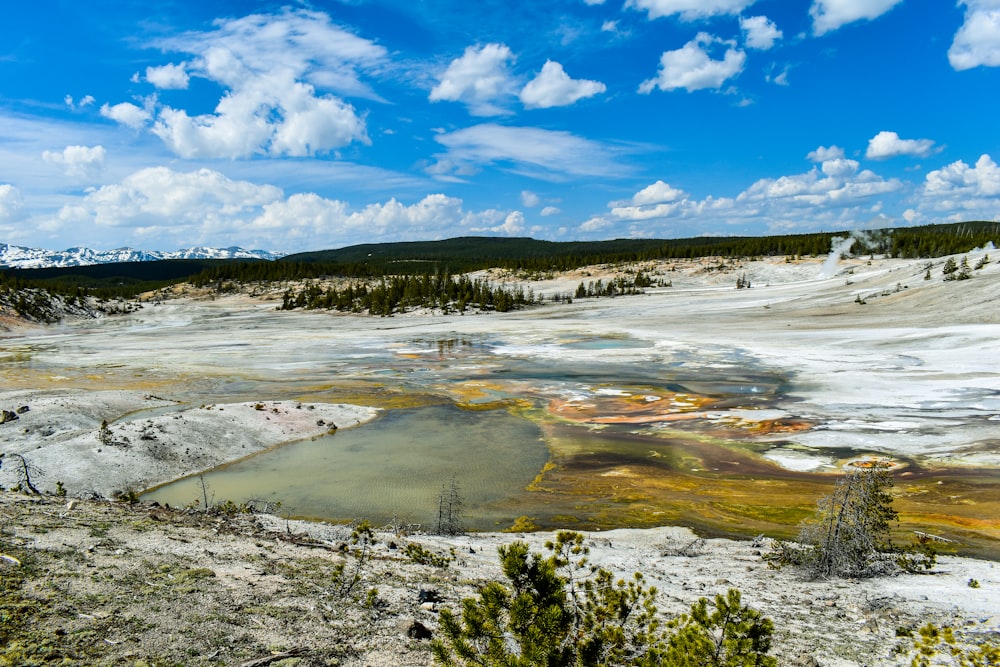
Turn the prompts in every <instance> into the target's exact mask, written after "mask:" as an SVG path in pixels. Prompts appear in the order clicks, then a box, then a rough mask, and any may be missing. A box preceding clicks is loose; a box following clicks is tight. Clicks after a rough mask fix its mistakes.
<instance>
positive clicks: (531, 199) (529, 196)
mask: <svg viewBox="0 0 1000 667" xmlns="http://www.w3.org/2000/svg"><path fill="white" fill-rule="evenodd" d="M521 203H522V204H523V205H525V206H527V207H528V208H535V207H536V206H538V205H540V204H541V203H542V198H541V197H539V196H538V195H536V194H535V193H534V192H532V191H531V190H522V191H521Z"/></svg>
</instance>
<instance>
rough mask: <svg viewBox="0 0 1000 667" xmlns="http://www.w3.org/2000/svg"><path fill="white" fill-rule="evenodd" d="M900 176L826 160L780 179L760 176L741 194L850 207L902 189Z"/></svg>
mask: <svg viewBox="0 0 1000 667" xmlns="http://www.w3.org/2000/svg"><path fill="white" fill-rule="evenodd" d="M901 187H902V183H901V182H900V181H898V180H897V179H889V180H885V179H883V178H882V177H881V176H878V175H877V174H875V173H874V172H872V171H870V170H868V169H865V170H861V171H859V165H858V163H857V161H856V160H847V159H844V158H836V159H832V160H826V161H824V162H823V163H822V164H821V165H820V168H819V169H818V170H817V169H816V168H815V167H814V168H813V169H812V170H811V171H809V172H807V173H805V174H796V175H794V176H782V177H780V178H776V179H771V178H764V179H760V180H759V181H757V182H756V183H754V184H753V185H751V186H750V187H749V188H747V189H746V190H744V191H743V192H741V193H740V195H739V196H738V197H737V201H741V202H769V203H772V204H773V203H775V202H782V203H784V204H788V205H792V206H823V207H826V206H847V205H856V204H857V203H859V202H860V201H861V200H865V199H868V198H870V197H873V196H876V195H882V194H887V193H890V192H894V191H896V190H899V189H900V188H901Z"/></svg>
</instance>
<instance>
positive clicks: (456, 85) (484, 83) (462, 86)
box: [429, 43, 516, 116]
mask: <svg viewBox="0 0 1000 667" xmlns="http://www.w3.org/2000/svg"><path fill="white" fill-rule="evenodd" d="M513 59H514V54H513V53H511V50H510V49H509V48H508V47H507V46H506V45H504V44H495V43H494V44H487V45H485V46H482V47H478V48H477V47H475V46H469V47H466V49H465V53H463V54H462V56H461V57H459V58H456V59H455V60H453V61H451V64H449V65H448V68H447V69H446V70H445V71H444V73H443V74H442V75H441V78H440V80H439V81H438V84H437V85H436V86H434V88H433V89H432V90H431V93H430V97H429V99H430V101H431V102H439V101H450V102H463V103H465V104H466V105H468V107H469V112H470V113H471V114H473V115H475V116H497V115H501V114H504V113H507V112H506V111H505V110H504V109H503V108H502V107H501V106H499V105H498V103H499V102H501V101H502V100H504V98H507V97H509V96H511V95H513V94H514V91H515V88H516V86H515V82H514V80H513V78H512V77H511V74H510V72H509V70H508V64H509V63H510V62H511V61H512V60H513Z"/></svg>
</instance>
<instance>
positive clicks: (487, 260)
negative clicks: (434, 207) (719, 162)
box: [280, 221, 1000, 273]
mask: <svg viewBox="0 0 1000 667" xmlns="http://www.w3.org/2000/svg"><path fill="white" fill-rule="evenodd" d="M849 236H854V238H855V239H856V240H855V243H854V246H853V248H852V251H853V252H855V253H857V254H868V253H875V254H888V255H892V256H894V257H940V256H942V255H950V254H956V253H962V252H967V251H969V250H971V249H972V248H975V247H983V246H985V245H986V244H987V243H990V242H993V243H994V244H1000V223H996V222H989V221H973V222H962V223H954V224H947V225H925V226H922V227H906V228H898V229H880V230H872V231H867V232H863V233H859V232H848V231H841V232H819V233H814V234H792V235H781V236H727V237H703V236H700V237H692V238H685V239H614V240H609V241H562V242H557V241H538V240H535V239H531V238H498V237H478V236H466V237H459V238H453V239H446V240H442V241H416V242H403V243H377V244H363V245H356V246H349V247H346V248H339V249H335V250H322V251H317V252H307V253H298V254H294V255H288V256H287V257H284V258H283V259H282V260H280V261H281V262H288V263H304V264H342V265H344V264H349V265H365V266H368V267H371V268H372V269H376V267H377V269H376V270H377V272H393V271H395V272H399V273H421V272H426V271H433V270H434V267H428V266H426V265H427V264H428V263H432V264H437V265H438V267H437V268H440V269H448V270H451V271H467V270H473V269H479V268H486V267H490V266H501V267H506V268H519V269H548V270H551V269H572V268H577V267H580V266H585V265H588V264H602V263H608V262H621V261H641V260H651V259H681V258H694V257H707V256H716V255H719V256H726V257H767V256H775V255H799V256H822V255H826V254H827V253H829V252H830V250H831V247H832V245H833V241H834V239H835V238H846V237H849ZM421 264H423V265H424V266H421Z"/></svg>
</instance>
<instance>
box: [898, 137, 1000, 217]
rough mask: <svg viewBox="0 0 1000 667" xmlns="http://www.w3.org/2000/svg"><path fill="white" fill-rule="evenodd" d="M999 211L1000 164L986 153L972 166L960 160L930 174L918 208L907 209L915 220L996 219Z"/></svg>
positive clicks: (921, 192) (926, 178) (920, 195)
mask: <svg viewBox="0 0 1000 667" xmlns="http://www.w3.org/2000/svg"><path fill="white" fill-rule="evenodd" d="M997 211H1000V166H997V163H996V162H994V160H993V158H992V157H990V156H989V155H988V154H983V155H981V156H980V157H979V159H978V160H976V163H975V164H974V165H972V166H969V165H968V164H966V163H965V162H964V161H962V160H957V161H955V162H952V163H951V164H948V165H946V166H944V167H942V168H940V169H936V170H934V171H931V172H929V173H928V174H927V176H926V177H925V179H924V183H923V187H922V188H921V189H920V192H919V197H918V203H917V206H916V210H914V209H910V210H908V211H907V214H908V217H907V220H909V221H911V222H913V223H926V222H935V221H948V222H960V221H962V220H970V219H972V220H993V219H996V215H997Z"/></svg>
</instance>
